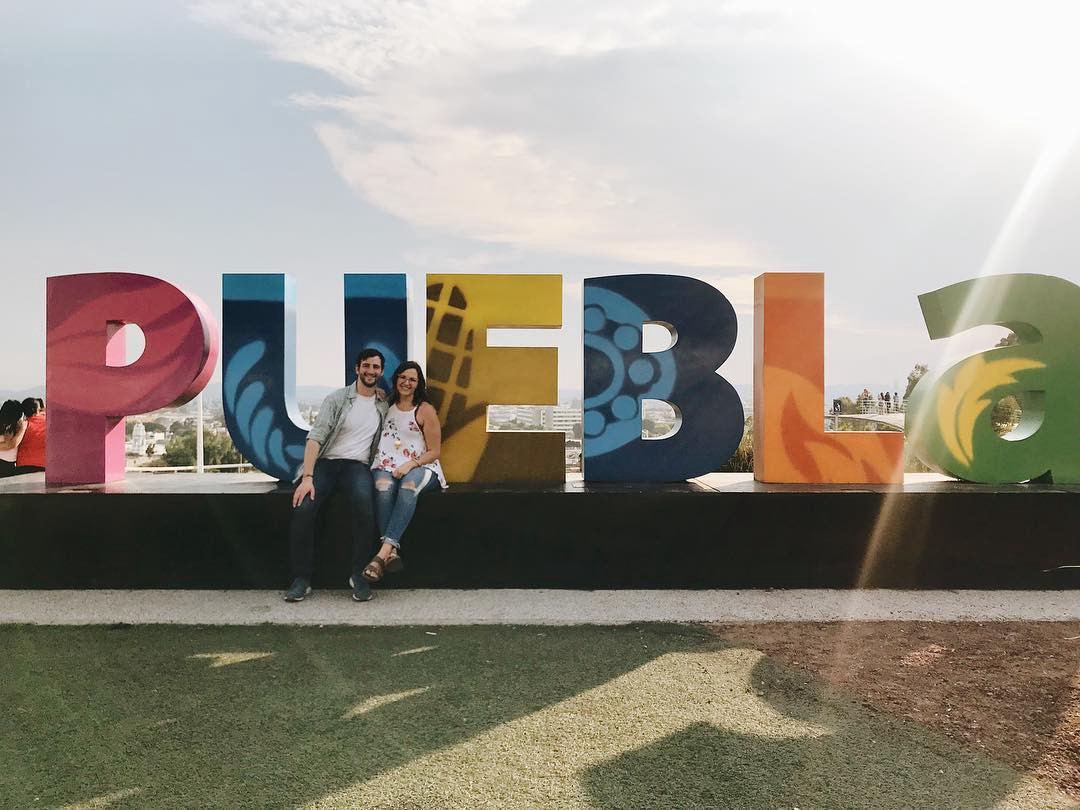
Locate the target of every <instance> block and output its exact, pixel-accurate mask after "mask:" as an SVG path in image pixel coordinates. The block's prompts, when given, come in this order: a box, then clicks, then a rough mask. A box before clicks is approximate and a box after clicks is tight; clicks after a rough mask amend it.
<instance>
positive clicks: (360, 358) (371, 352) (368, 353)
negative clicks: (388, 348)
mask: <svg viewBox="0 0 1080 810" xmlns="http://www.w3.org/2000/svg"><path fill="white" fill-rule="evenodd" d="M369 357H378V358H379V363H380V364H381V365H382V367H383V368H386V358H385V357H383V353H382V352H380V351H379V350H378V349H364V350H363V351H362V352H360V354H358V355H357V356H356V365H358V366H359V365H360V364H361V363H363V362H364V361H365V360H367V359H368V358H369Z"/></svg>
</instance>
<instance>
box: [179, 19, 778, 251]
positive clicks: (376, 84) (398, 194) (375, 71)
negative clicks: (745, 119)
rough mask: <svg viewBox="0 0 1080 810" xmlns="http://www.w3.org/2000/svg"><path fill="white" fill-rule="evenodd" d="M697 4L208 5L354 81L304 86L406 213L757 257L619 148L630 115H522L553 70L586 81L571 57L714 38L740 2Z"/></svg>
mask: <svg viewBox="0 0 1080 810" xmlns="http://www.w3.org/2000/svg"><path fill="white" fill-rule="evenodd" d="M691 6H692V9H691V10H692V11H693V13H691V14H687V13H685V12H686V9H685V8H684V9H683V10H682V12H681V13H678V14H673V13H671V11H670V10H668V9H666V8H665V7H663V6H661V5H657V4H654V3H639V4H637V5H636V6H635V5H633V4H631V5H629V6H625V7H624V6H623V5H621V4H607V3H598V4H596V6H595V7H593V6H589V7H581V6H580V4H570V3H565V2H558V3H551V4H530V3H526V2H510V3H491V2H483V1H482V0H477V1H476V2H462V1H461V0H455V1H454V2H445V3H443V2H440V3H431V4H426V3H398V2H367V3H296V2H274V1H273V0H271V1H270V2H265V3H260V4H258V5H257V6H256V5H252V4H248V3H240V2H235V3H234V2H205V3H202V4H200V5H198V6H197V7H196V11H195V15H196V17H197V18H198V19H200V20H201V21H203V22H206V23H211V24H215V25H218V26H223V27H225V28H227V29H229V30H231V31H233V32H235V33H237V34H239V35H241V36H244V37H247V38H250V39H253V40H255V41H258V42H260V43H262V44H263V45H265V46H266V47H267V48H268V49H269V51H270V52H271V54H273V55H274V56H275V57H277V58H279V59H285V60H289V61H293V62H297V63H300V64H304V65H308V66H311V67H315V68H318V69H321V70H324V71H326V72H327V73H329V74H331V75H332V76H334V77H336V78H337V79H338V80H339V81H341V82H342V84H343V85H345V87H346V88H347V89H348V91H349V92H347V93H344V94H339V95H336V96H333V97H319V96H315V95H311V94H306V95H299V96H296V97H295V98H294V101H295V102H296V103H297V104H299V105H301V106H304V107H306V108H308V109H311V110H312V111H313V112H315V113H316V114H317V115H320V116H322V117H321V118H320V120H319V121H318V122H317V123H316V131H317V133H318V137H319V139H320V141H321V142H322V144H323V145H324V147H325V148H326V150H327V152H328V154H329V156H330V158H331V160H332V161H333V163H334V165H335V167H336V168H337V170H338V171H339V173H340V174H341V175H342V177H344V178H345V180H346V181H347V182H348V183H349V185H350V186H351V187H352V188H353V189H355V190H356V191H357V192H358V193H359V194H361V195H362V196H363V197H364V198H365V199H366V200H368V201H370V202H372V203H374V204H376V205H378V206H380V207H381V208H383V209H384V210H386V211H389V212H390V213H392V214H394V215H396V216H398V217H400V218H402V219H404V220H406V221H408V222H411V223H414V224H416V225H419V226H421V227H423V228H428V229H431V230H434V231H438V232H443V233H448V234H451V235H454V236H459V237H466V238H470V239H476V240H481V241H485V242H490V243H500V244H505V245H513V246H516V247H522V248H531V249H540V250H545V251H554V252H561V253H569V254H574V255H582V256H599V257H605V258H612V259H617V260H623V261H630V262H639V263H659V264H674V265H682V266H686V267H716V266H729V265H739V266H753V265H755V264H757V263H759V262H760V261H762V258H763V257H762V256H761V253H760V250H759V248H757V247H754V246H753V244H752V243H751V241H749V240H747V239H746V238H744V236H743V235H740V234H738V233H735V232H731V233H725V229H724V228H723V227H722V225H721V224H720V223H718V222H716V221H713V220H711V219H710V217H708V216H707V215H705V214H704V213H703V212H701V211H700V210H698V203H699V202H700V201H699V200H696V199H694V198H693V196H692V195H686V194H683V193H682V190H681V189H680V188H679V184H678V183H674V184H663V183H655V182H653V181H652V180H651V179H650V178H649V177H643V176H641V173H640V172H638V171H637V170H636V169H635V161H633V160H629V161H628V160H627V159H625V155H621V154H620V152H621V151H622V150H621V149H620V147H619V145H618V140H619V139H620V138H621V137H624V135H626V136H627V137H628V134H625V133H620V126H619V124H618V123H617V121H612V122H610V124H608V125H602V126H601V127H600V129H599V130H598V131H597V130H593V131H585V130H592V129H593V127H594V124H596V123H600V124H603V122H597V121H594V122H592V123H588V122H583V121H580V120H578V121H574V120H572V119H571V117H570V115H569V114H568V113H569V111H566V112H564V111H560V110H559V109H557V108H553V109H551V110H550V115H551V116H552V117H553V118H554V119H556V121H558V122H561V123H559V124H558V125H560V126H561V125H564V124H565V126H566V127H567V137H565V138H562V139H552V138H549V137H547V136H546V134H545V132H544V131H543V130H544V127H541V128H540V129H539V131H538V130H537V129H535V128H533V127H532V126H530V122H529V121H527V120H524V121H514V120H511V119H513V118H514V117H515V116H516V115H517V113H518V112H520V111H521V110H522V109H523V108H529V107H530V106H531V105H532V104H533V103H536V104H542V103H543V98H542V97H543V96H545V95H548V94H549V93H550V88H549V87H547V86H546V84H547V82H548V81H549V80H550V79H553V78H554V79H556V80H557V81H562V80H563V79H564V78H565V79H569V80H571V81H572V80H573V77H572V76H569V77H567V76H562V75H558V76H556V75H555V74H560V73H561V71H563V70H564V69H565V67H566V66H571V71H573V70H574V67H573V66H578V67H580V68H581V69H582V70H584V71H585V72H588V71H589V70H590V69H591V66H592V65H593V64H595V60H598V59H599V60H602V59H603V57H604V56H605V55H611V54H615V53H620V52H627V53H631V52H637V51H641V50H651V49H657V48H661V49H662V48H665V47H670V46H673V45H679V46H684V45H686V44H692V43H697V44H699V45H702V46H704V45H706V44H715V42H716V41H717V37H718V36H719V35H720V32H722V31H723V30H724V29H723V26H722V25H721V23H722V21H723V18H725V17H728V16H731V15H730V14H729V13H728V12H726V11H723V10H720V11H716V10H713V8H712V4H709V3H701V4H691ZM710 29H711V33H710ZM530 74H531V75H532V76H533V79H532V80H530V78H529V76H530ZM585 78H586V79H587V77H585ZM518 81H520V82H522V85H521V87H520V95H518V94H517V93H516V91H515V89H514V88H513V86H512V85H513V84H514V83H515V82H518ZM507 83H508V84H509V85H510V86H506V87H503V86H502V85H504V84H507ZM530 84H531V85H532V86H531V87H530V86H528V85H530ZM594 89H595V90H596V92H597V93H598V94H600V95H605V94H606V95H607V98H608V101H609V102H610V101H617V102H619V100H620V99H624V98H626V95H625V94H624V92H623V91H622V89H621V88H611V90H605V89H604V87H603V86H600V85H597V86H596V87H595V88H594ZM555 94H556V95H557V94H558V91H557V90H556V91H555ZM530 96H531V97H532V98H531V99H530ZM619 103H621V102H619ZM536 112H538V113H541V114H542V111H541V110H539V109H536ZM530 114H531V113H530ZM676 123H677V122H676ZM550 125H551V122H548V123H547V125H546V126H550ZM603 142H608V143H609V144H610V149H609V152H610V154H609V155H607V156H605V155H603V154H601V153H599V152H602V151H603V148H602V145H603ZM597 147H601V149H600V150H599V152H598V149H597ZM652 170H653V169H652V167H650V172H651V171H652Z"/></svg>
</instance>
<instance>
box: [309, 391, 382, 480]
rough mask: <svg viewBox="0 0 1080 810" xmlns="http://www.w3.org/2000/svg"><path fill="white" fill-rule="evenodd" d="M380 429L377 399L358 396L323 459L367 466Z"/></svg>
mask: <svg viewBox="0 0 1080 810" xmlns="http://www.w3.org/2000/svg"><path fill="white" fill-rule="evenodd" d="M378 429H379V410H378V408H376V407H375V397H373V396H372V397H361V396H357V397H356V399H354V400H353V405H352V407H351V408H350V409H349V412H348V413H347V414H345V421H344V422H343V423H342V425H341V428H340V429H339V430H338V432H337V435H336V436H334V439H333V441H332V442H331V443H330V445H329V446H328V447H327V448H326V452H325V453H323V454H322V457H323V458H347V459H351V460H353V461H363V462H364V463H365V464H366V463H368V462H369V461H370V460H371V442H372V440H374V438H375V431H377V430H378Z"/></svg>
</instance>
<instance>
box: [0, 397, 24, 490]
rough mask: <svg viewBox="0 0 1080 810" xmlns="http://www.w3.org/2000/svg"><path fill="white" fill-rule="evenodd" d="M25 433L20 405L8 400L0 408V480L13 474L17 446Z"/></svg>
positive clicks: (17, 453) (14, 400) (17, 402)
mask: <svg viewBox="0 0 1080 810" xmlns="http://www.w3.org/2000/svg"><path fill="white" fill-rule="evenodd" d="M24 433H26V415H25V414H24V413H23V409H22V403H21V402H19V400H17V399H9V400H8V401H7V402H5V403H4V404H3V405H2V406H0V478H7V477H8V476H9V475H14V474H15V459H16V458H17V457H18V455H19V444H20V443H21V442H22V439H23V434H24Z"/></svg>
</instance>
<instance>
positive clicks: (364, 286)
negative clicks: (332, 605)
mask: <svg viewBox="0 0 1080 810" xmlns="http://www.w3.org/2000/svg"><path fill="white" fill-rule="evenodd" d="M47 289H48V292H47V299H48V303H47V308H48V312H47V319H46V320H47V340H46V386H47V393H48V397H49V419H48V423H47V424H48V432H49V436H48V442H47V452H48V457H47V460H46V461H47V464H46V478H47V480H48V481H49V482H50V483H62V484H72V483H99V482H105V481H109V480H115V479H117V478H120V477H122V476H123V473H124V417H125V416H128V415H132V414H141V413H146V412H148V411H151V410H155V409H157V408H162V407H166V406H169V405H176V404H181V403H184V402H187V401H189V400H190V399H191V398H192V397H194V396H195V395H196V394H198V392H199V391H201V390H202V389H203V388H204V387H205V386H206V384H207V381H208V380H209V378H210V375H211V373H212V371H213V369H214V367H215V364H216V361H217V355H218V349H219V344H218V329H217V326H216V324H215V323H214V321H213V317H212V316H211V315H210V313H209V310H208V309H207V307H206V306H205V304H204V303H203V302H201V301H200V300H199V299H198V298H196V297H195V296H193V295H190V294H187V293H185V292H183V291H182V290H180V289H178V288H177V287H175V286H174V285H172V284H170V283H168V282H166V281H163V280H161V279H158V278H153V277H150V276H144V275H136V274H130V273H90V274H79V275H70V276H56V277H52V278H50V279H48V287H47ZM293 294H294V291H293V284H292V281H291V280H290V279H289V278H288V277H287V276H284V275H281V274H226V275H225V276H224V277H223V283H222V312H223V327H222V330H221V352H222V401H223V403H224V407H225V418H226V422H227V425H228V429H229V432H230V434H231V435H232V438H233V441H234V442H235V443H236V446H237V448H238V449H239V450H240V452H241V453H242V454H243V455H244V456H245V457H247V458H248V459H250V460H251V461H252V463H253V464H254V465H255V466H256V467H258V468H259V469H260V470H262V471H264V472H266V473H269V474H270V475H272V476H275V477H277V478H279V479H282V480H291V479H292V478H293V477H294V476H295V474H296V470H297V468H298V466H299V464H300V462H301V459H302V457H303V446H304V438H305V435H306V433H307V427H306V426H305V425H304V424H303V421H302V420H301V418H300V416H299V413H298V410H297V408H296V401H295V392H294V386H295V362H296V353H295V346H294V342H293V338H294V332H295V330H294V325H295V313H294V306H293ZM919 301H920V303H921V305H922V310H923V317H924V319H925V321H926V325H927V329H928V331H929V334H930V337H931V338H932V339H939V338H945V337H949V336H951V335H955V334H957V333H959V332H961V331H963V330H966V329H970V328H972V327H975V326H979V325H983V324H998V325H1002V326H1006V327H1008V328H1010V329H1011V330H1012V331H1013V332H1014V333H1015V334H1016V335H1017V337H1018V342H1017V343H1016V345H1012V346H1007V347H1001V348H995V349H992V350H990V351H987V352H983V353H981V354H978V355H975V356H974V357H970V358H967V359H965V360H963V361H962V362H960V363H957V364H956V365H955V366H953V367H952V368H949V369H947V370H946V371H945V372H944V373H943V374H941V375H940V376H938V377H937V378H935V379H933V380H924V381H923V382H922V383H920V384H919V385H918V386H917V387H916V389H915V392H914V394H913V395H912V397H911V400H910V401H909V404H908V409H907V425H908V436H909V438H910V439H911V443H912V446H913V449H914V451H915V453H916V454H917V455H918V456H919V457H920V458H921V459H922V460H923V461H924V462H926V463H927V464H929V465H930V466H931V467H934V468H936V469H938V470H941V471H943V472H946V473H948V474H950V475H953V476H956V477H957V478H961V479H964V480H968V481H977V482H985V483H1008V482H1016V481H1026V480H1030V479H1032V478H1037V477H1039V476H1043V475H1047V474H1049V475H1051V476H1052V477H1053V480H1055V481H1058V482H1071V483H1076V482H1080V452H1078V450H1080V448H1078V443H1080V408H1078V404H1080V375H1078V374H1077V373H1076V368H1075V362H1074V360H1073V357H1074V355H1075V347H1076V345H1077V343H1078V338H1080V324H1078V322H1077V317H1076V314H1077V313H1078V312H1080V288H1078V287H1077V286H1076V285H1074V284H1072V283H1070V282H1068V281H1065V280H1063V279H1059V278H1054V277H1050V276H1039V275H1008V276H995V277H987V278H980V279H974V280H971V281H965V282H962V283H960V284H954V285H952V286H949V287H946V288H944V289H941V290H937V291H935V292H931V293H927V294H925V295H922V296H920V298H919ZM824 311H825V302H824V276H823V275H822V274H820V273H765V274H763V275H761V276H759V277H758V278H757V280H756V282H755V290H754V363H755V369H754V413H755V422H756V424H755V428H754V476H755V477H756V478H757V479H758V480H761V481H770V482H784V483H824V484H841V483H898V482H901V481H902V480H903V441H904V437H903V436H902V435H900V434H899V433H852V432H827V431H825V430H824V429H823V426H822V422H823V420H822V413H823V403H824V357H825V346H824V339H825V338H824ZM561 313H562V278H561V276H558V275H450V274H447V275H429V276H428V278H427V366H426V367H427V376H428V390H429V393H430V395H431V399H432V402H433V404H434V405H435V407H436V409H437V411H438V413H439V417H440V419H441V421H442V425H443V450H442V459H443V464H444V469H445V471H446V474H447V477H448V478H449V479H450V480H452V481H473V482H482V483H505V482H537V483H539V482H544V483H550V482H554V481H561V480H563V435H562V434H561V433H511V432H501V433H491V432H488V430H487V406H488V405H498V404H507V405H512V404H520V403H528V404H533V405H543V404H554V403H555V402H556V398H557V379H556V360H557V350H556V349H554V348H496V347H489V346H488V345H487V330H488V329H489V328H528V327H551V328H557V327H560V326H561V325H562V315H561ZM583 316H584V352H585V380H584V383H585V387H584V391H585V400H584V409H585V413H584V448H583V450H584V452H583V463H584V471H585V478H586V480H589V481H674V480H684V479H687V478H692V477H694V476H698V475H703V474H705V473H708V472H711V471H713V470H715V469H717V468H718V467H719V466H721V465H722V464H723V463H724V462H725V461H727V459H728V458H729V457H730V456H731V455H732V453H733V452H734V451H735V449H736V447H737V446H738V444H739V441H740V439H741V437H742V433H743V409H742V404H741V402H740V401H739V398H738V396H737V395H736V392H735V390H734V388H733V387H732V386H731V385H730V384H729V383H728V382H727V381H726V380H725V379H724V378H723V377H721V376H719V375H717V374H716V373H714V371H715V369H716V368H717V367H719V366H720V365H721V364H722V363H723V362H724V361H725V360H726V359H727V357H728V356H729V355H730V354H731V350H732V349H733V348H734V346H735V339H736V333H737V328H736V319H735V311H734V309H733V308H732V306H731V304H730V303H729V302H728V300H727V298H725V297H724V295H723V294H722V293H721V292H719V291H718V290H716V289H715V288H713V287H711V286H710V285H708V284H706V283H704V282H702V281H700V280H698V279H694V278H688V277H685V276H666V275H663V276H661V275H630V276H610V277H603V278H594V279H587V280H586V281H585V290H584V313H583ZM129 323H133V324H136V325H138V326H139V327H140V328H141V330H142V332H143V334H144V335H145V339H146V347H145V350H144V351H143V353H142V355H141V356H140V357H139V359H138V360H136V361H135V362H134V363H132V364H131V365H126V366H125V365H123V362H124V356H125V353H124V348H125V347H124V345H123V339H124V331H123V329H122V327H123V326H124V325H125V324H129ZM648 323H662V324H664V325H665V326H667V327H668V329H669V330H670V331H671V333H672V335H673V337H674V338H675V339H674V341H673V343H672V345H671V346H669V347H668V348H667V349H666V350H664V351H660V352H644V351H643V349H642V329H643V327H644V325H645V324H648ZM366 346H374V347H376V348H378V349H380V350H381V351H382V352H383V353H384V354H385V356H386V361H387V366H388V367H389V368H390V369H392V368H393V367H394V366H395V365H396V364H397V362H398V361H400V360H402V359H404V358H405V357H406V351H407V346H408V298H407V285H406V278H405V276H404V275H402V274H350V275H346V276H345V345H344V350H345V351H344V358H345V360H344V370H345V380H344V381H345V383H346V384H347V383H349V382H351V379H352V367H351V358H354V357H356V355H357V353H358V352H359V350H360V349H361V348H363V347H366ZM1017 392H1026V397H1025V410H1024V415H1023V421H1022V422H1021V424H1020V426H1019V427H1018V428H1017V429H1016V430H1014V431H1013V432H1012V433H1010V434H1008V436H1007V437H999V436H998V435H997V434H996V433H995V432H994V431H993V430H992V428H991V423H990V410H991V407H992V405H993V403H994V402H996V401H997V400H999V399H1000V398H1002V397H1004V396H1007V395H1009V394H1014V393H1017ZM646 399H657V400H663V401H666V402H669V403H671V405H672V406H674V407H675V408H676V409H677V411H678V412H679V414H680V415H681V418H682V426H681V428H680V429H679V430H678V431H676V432H675V433H674V434H673V435H670V436H669V437H667V438H664V439H661V440H643V439H642V437H641V403H642V401H643V400H646Z"/></svg>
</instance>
